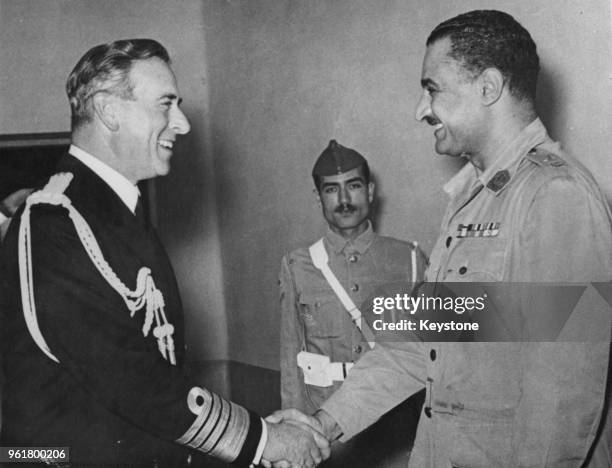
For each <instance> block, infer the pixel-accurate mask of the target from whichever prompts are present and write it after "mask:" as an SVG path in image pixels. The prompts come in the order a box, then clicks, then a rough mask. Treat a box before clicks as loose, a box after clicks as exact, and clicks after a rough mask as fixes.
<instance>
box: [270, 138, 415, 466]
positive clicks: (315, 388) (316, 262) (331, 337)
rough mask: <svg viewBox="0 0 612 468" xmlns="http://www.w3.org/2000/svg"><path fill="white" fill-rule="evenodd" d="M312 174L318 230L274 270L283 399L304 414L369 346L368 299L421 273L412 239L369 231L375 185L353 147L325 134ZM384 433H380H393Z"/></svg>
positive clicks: (406, 421) (409, 418)
mask: <svg viewBox="0 0 612 468" xmlns="http://www.w3.org/2000/svg"><path fill="white" fill-rule="evenodd" d="M312 177H313V180H314V184H315V188H316V194H317V199H318V202H319V205H320V206H321V209H322V213H323V218H324V219H325V221H326V222H327V230H326V233H325V236H324V237H323V238H322V239H320V240H319V241H317V242H316V243H314V244H313V245H312V246H310V247H305V248H300V249H297V250H294V251H293V252H291V253H289V254H288V255H285V256H284V257H283V259H282V262H281V271H280V304H281V353H280V354H281V398H282V406H283V408H291V407H295V408H299V409H300V410H302V411H305V412H307V413H312V412H314V411H315V410H316V409H317V408H318V407H319V406H320V405H321V404H322V403H323V402H324V401H325V400H326V399H327V398H329V396H331V395H332V393H333V392H334V391H336V390H337V389H338V388H340V386H341V385H342V382H343V380H344V379H345V377H346V376H347V374H349V373H350V369H351V367H352V366H353V365H354V363H356V362H357V361H358V360H359V359H360V358H361V357H362V356H363V355H364V354H366V353H367V352H368V351H369V350H370V349H371V347H373V346H374V337H373V335H374V334H373V331H372V327H371V323H368V320H367V319H368V318H371V316H368V315H367V313H368V311H369V309H370V306H369V305H368V304H367V300H368V299H370V298H371V297H372V296H373V295H375V294H376V292H377V291H379V290H380V289H381V288H384V286H385V285H387V284H397V283H401V284H403V286H404V289H405V290H406V291H407V292H408V293H409V292H410V291H411V290H412V288H413V286H414V285H415V284H416V283H418V282H421V281H422V280H423V273H424V271H425V267H426V261H427V260H426V257H425V255H424V254H423V252H422V251H421V249H420V248H419V247H418V245H417V243H416V242H410V241H403V240H399V239H394V238H392V237H386V236H380V235H378V234H376V233H375V232H374V230H373V228H372V222H371V221H370V216H371V214H372V212H371V211H372V210H371V208H372V204H373V202H374V196H375V191H374V189H375V186H374V182H372V180H371V178H370V169H369V166H368V163H367V161H366V160H365V158H364V157H363V156H362V155H361V154H359V153H358V152H357V151H355V150H353V149H350V148H346V147H344V146H342V145H340V144H339V143H337V142H336V141H335V140H332V141H330V143H329V146H328V147H327V148H326V149H325V150H324V151H323V152H322V153H321V155H320V156H319V158H318V159H317V161H316V163H315V165H314V168H313V170H312ZM360 309H361V310H360ZM361 313H363V314H365V315H364V316H363V317H362V316H361ZM370 322H371V321H370ZM419 410H420V406H419V401H416V400H415V401H413V402H410V403H407V404H406V405H405V407H404V408H402V409H401V415H402V416H403V418H402V419H403V422H402V423H401V424H403V425H410V422H412V423H414V424H413V426H416V420H417V419H418V413H419ZM386 432H387V434H385V435H383V437H384V438H386V439H387V440H389V439H392V438H393V434H391V433H390V432H392V431H389V430H387V431H386ZM404 442H405V443H404V444H403V445H404V447H406V446H407V447H408V448H409V447H410V441H406V439H405V438H404ZM352 448H357V446H356V445H355V444H353V446H352ZM343 452H344V453H347V455H348V450H344V451H343ZM362 461H363V460H362Z"/></svg>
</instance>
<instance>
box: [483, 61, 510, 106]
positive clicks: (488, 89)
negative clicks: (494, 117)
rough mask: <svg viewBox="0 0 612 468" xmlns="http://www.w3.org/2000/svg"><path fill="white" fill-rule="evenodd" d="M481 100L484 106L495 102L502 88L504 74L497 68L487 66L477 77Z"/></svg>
mask: <svg viewBox="0 0 612 468" xmlns="http://www.w3.org/2000/svg"><path fill="white" fill-rule="evenodd" d="M478 81H479V86H480V92H481V95H482V102H483V104H484V105H485V106H490V105H492V104H495V103H496V102H497V101H498V99H499V98H500V97H501V95H502V91H503V90H504V85H505V81H504V76H503V75H502V73H501V72H500V71H499V70H498V69H497V68H487V69H486V70H484V71H483V72H482V73H481V74H480V77H479V78H478Z"/></svg>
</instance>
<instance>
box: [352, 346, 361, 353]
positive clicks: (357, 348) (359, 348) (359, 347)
mask: <svg viewBox="0 0 612 468" xmlns="http://www.w3.org/2000/svg"><path fill="white" fill-rule="evenodd" d="M353 351H355V352H356V353H360V352H361V351H363V348H362V347H361V345H357V346H355V347H354V348H353Z"/></svg>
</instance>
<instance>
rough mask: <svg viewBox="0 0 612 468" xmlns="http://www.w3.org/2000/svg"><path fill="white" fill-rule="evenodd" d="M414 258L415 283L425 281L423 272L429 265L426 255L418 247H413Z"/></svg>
mask: <svg viewBox="0 0 612 468" xmlns="http://www.w3.org/2000/svg"><path fill="white" fill-rule="evenodd" d="M415 250H416V257H417V275H416V280H417V282H421V281H425V271H426V270H427V266H428V265H429V259H428V258H427V255H426V254H425V252H423V250H422V249H421V247H420V246H418V245H416V246H415Z"/></svg>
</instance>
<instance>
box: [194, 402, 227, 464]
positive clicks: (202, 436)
mask: <svg viewBox="0 0 612 468" xmlns="http://www.w3.org/2000/svg"><path fill="white" fill-rule="evenodd" d="M212 408H213V411H212V414H211V417H210V418H208V420H207V421H205V422H204V424H202V426H201V427H200V429H199V432H198V435H197V436H196V437H195V439H193V441H192V442H190V443H189V445H190V446H191V447H193V448H194V449H198V450H201V451H202V452H206V453H208V452H209V451H210V450H212V448H213V447H214V445H215V444H216V443H217V439H218V438H219V432H220V431H222V430H223V429H225V423H226V422H227V420H228V419H229V404H228V403H227V402H226V401H225V400H223V399H222V398H220V397H219V396H217V395H213V405H212Z"/></svg>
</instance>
